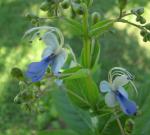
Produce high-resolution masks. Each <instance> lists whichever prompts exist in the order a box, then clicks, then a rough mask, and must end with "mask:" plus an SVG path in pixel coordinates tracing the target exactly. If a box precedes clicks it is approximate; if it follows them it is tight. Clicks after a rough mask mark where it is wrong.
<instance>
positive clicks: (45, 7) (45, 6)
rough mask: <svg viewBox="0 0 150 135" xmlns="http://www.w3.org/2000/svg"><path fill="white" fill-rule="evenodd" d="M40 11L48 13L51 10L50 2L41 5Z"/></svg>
mask: <svg viewBox="0 0 150 135" xmlns="http://www.w3.org/2000/svg"><path fill="white" fill-rule="evenodd" d="M40 9H41V10H43V11H47V10H48V9H49V2H47V1H44V2H43V3H42V4H41V6H40Z"/></svg>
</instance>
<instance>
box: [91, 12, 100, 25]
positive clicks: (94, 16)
mask: <svg viewBox="0 0 150 135" xmlns="http://www.w3.org/2000/svg"><path fill="white" fill-rule="evenodd" d="M99 20H100V14H99V13H98V12H94V13H92V24H96V23H97V22H98V21H99Z"/></svg>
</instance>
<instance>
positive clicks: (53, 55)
mask: <svg viewBox="0 0 150 135" xmlns="http://www.w3.org/2000/svg"><path fill="white" fill-rule="evenodd" d="M42 40H43V42H44V44H45V45H46V48H45V49H44V51H43V54H42V60H41V61H40V62H33V63H31V64H30V65H29V66H28V70H27V72H26V76H27V77H28V78H29V79H31V80H32V82H37V81H40V80H41V79H42V78H43V76H44V75H45V72H46V70H47V68H48V66H50V67H51V69H52V72H53V73H54V75H58V73H59V71H60V69H61V68H62V66H63V65H64V63H65V61H66V58H67V53H66V50H65V49H64V48H62V46H60V44H59V42H58V39H57V36H56V35H55V34H54V33H52V32H46V33H45V34H44V35H43V37H42Z"/></svg>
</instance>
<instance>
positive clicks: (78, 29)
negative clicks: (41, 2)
mask: <svg viewBox="0 0 150 135" xmlns="http://www.w3.org/2000/svg"><path fill="white" fill-rule="evenodd" d="M63 21H64V22H65V23H66V26H67V28H70V29H71V31H73V32H74V33H75V34H78V35H82V26H81V24H80V23H79V22H78V21H76V20H73V19H71V18H64V19H63Z"/></svg>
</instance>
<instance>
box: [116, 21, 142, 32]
mask: <svg viewBox="0 0 150 135" xmlns="http://www.w3.org/2000/svg"><path fill="white" fill-rule="evenodd" d="M116 22H122V23H128V24H130V25H133V26H135V27H137V28H139V29H142V30H143V29H144V28H143V27H142V26H140V25H137V24H135V23H132V22H129V21H127V20H125V19H118V20H117V21H116Z"/></svg>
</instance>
